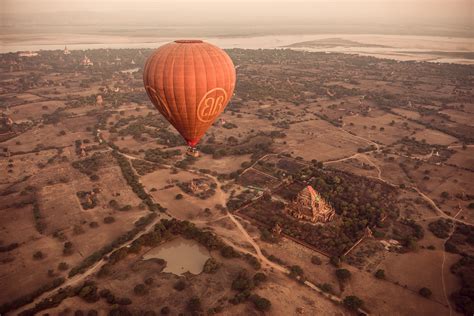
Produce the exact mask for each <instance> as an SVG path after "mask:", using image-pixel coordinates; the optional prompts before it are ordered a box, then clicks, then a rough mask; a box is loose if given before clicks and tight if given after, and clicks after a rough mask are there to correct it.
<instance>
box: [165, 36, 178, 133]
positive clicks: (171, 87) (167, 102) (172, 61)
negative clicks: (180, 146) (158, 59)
mask: <svg viewBox="0 0 474 316" xmlns="http://www.w3.org/2000/svg"><path fill="white" fill-rule="evenodd" d="M177 48H178V44H176V46H175V47H174V48H173V49H172V50H171V52H170V53H169V54H168V55H167V56H166V59H165V67H163V83H165V80H164V77H165V76H164V72H165V70H166V69H167V67H166V64H167V63H168V59H169V58H172V60H171V74H170V77H171V78H173V72H174V59H175V57H174V52H175V51H176V49H177ZM169 88H170V90H171V91H170V95H171V98H173V101H174V103H175V105H176V100H175V98H174V87H173V85H172V84H171V85H170V87H169ZM163 89H164V84H163ZM164 97H165V100H166V104H167V105H168V108H169V109H170V112H171V111H172V109H173V110H175V109H176V106H173V107H171V106H170V103H171V102H170V100H168V97H167V95H166V93H164ZM171 114H173V113H171ZM173 116H174V115H171V121H170V123H171V125H173V127H174V128H175V129H176V130H178V132H179V129H178V128H177V127H176V123H177V122H179V120H175V119H174V117H173ZM180 134H181V133H180Z"/></svg>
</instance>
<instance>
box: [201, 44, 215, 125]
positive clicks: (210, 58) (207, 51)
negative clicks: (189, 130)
mask: <svg viewBox="0 0 474 316" xmlns="http://www.w3.org/2000/svg"><path fill="white" fill-rule="evenodd" d="M203 48H204V51H205V52H206V55H207V57H209V64H210V65H212V70H213V72H214V79H215V81H216V84H215V87H214V88H216V87H217V76H216V66H215V65H214V61H213V60H212V57H211V55H210V54H209V50H208V48H209V46H206V47H203ZM206 82H207V80H206ZM207 88H209V86H208V87H207ZM207 91H209V89H207ZM216 94H217V92H214V98H216ZM216 118H217V116H216ZM214 122H215V120H214V121H212V122H209V123H210V124H209V123H205V124H209V125H208V128H209V127H211V126H212V124H214ZM203 134H204V133H203Z"/></svg>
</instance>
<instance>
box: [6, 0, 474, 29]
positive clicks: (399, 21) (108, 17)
mask: <svg viewBox="0 0 474 316" xmlns="http://www.w3.org/2000/svg"><path fill="white" fill-rule="evenodd" d="M0 3H1V6H0V12H1V13H0V18H1V20H2V22H1V23H2V27H6V28H7V29H8V28H18V27H22V26H99V27H103V28H113V27H117V26H120V25H122V26H127V27H130V26H133V25H134V26H136V27H170V26H172V27H186V26H192V25H195V26H201V27H222V28H226V27H237V26H240V27H253V26H255V27H258V26H266V27H269V26H273V27H275V28H276V29H284V28H285V27H290V26H293V27H294V26H295V25H302V26H318V25H324V26H325V27H328V28H330V27H334V28H336V29H337V28H340V27H343V26H345V27H346V28H347V29H350V26H351V25H357V26H360V27H361V30H363V28H364V27H367V28H368V29H374V28H376V25H383V26H387V27H391V28H398V29H403V31H404V32H411V30H410V27H413V26H422V27H429V28H431V29H434V30H435V29H436V28H437V27H453V28H458V29H462V30H463V31H464V32H466V31H467V32H468V33H469V32H470V33H471V34H470V35H472V31H473V22H472V21H473V20H474V13H473V12H474V11H473V5H474V0H276V1H274V0H204V1H200V0H167V1H165V0H131V1H125V0H0ZM413 33H416V30H413Z"/></svg>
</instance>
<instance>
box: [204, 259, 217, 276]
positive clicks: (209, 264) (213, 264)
mask: <svg viewBox="0 0 474 316" xmlns="http://www.w3.org/2000/svg"><path fill="white" fill-rule="evenodd" d="M219 267H220V264H219V262H217V261H216V259H214V258H209V259H207V260H206V263H205V264H204V268H203V272H204V273H216V272H217V270H219Z"/></svg>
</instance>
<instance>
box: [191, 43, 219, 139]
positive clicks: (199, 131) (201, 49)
mask: <svg viewBox="0 0 474 316" xmlns="http://www.w3.org/2000/svg"><path fill="white" fill-rule="evenodd" d="M199 50H200V51H201V52H202V51H204V52H205V53H206V54H207V56H208V57H209V59H211V58H210V56H209V54H208V53H207V51H206V49H205V47H204V45H199ZM199 55H200V56H201V59H202V64H203V66H204V75H205V78H206V80H205V82H206V91H204V95H205V94H206V93H207V91H208V88H209V85H208V81H207V78H208V76H207V67H206V62H205V61H204V57H203V54H199ZM212 67H214V65H212ZM214 72H215V71H214ZM201 98H202V97H201ZM196 116H197V107H196ZM204 124H205V123H202V122H199V125H200V128H199V130H198V133H199V134H201V129H202V128H203V126H204ZM202 134H204V133H202ZM195 136H196V137H198V136H202V135H195Z"/></svg>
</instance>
